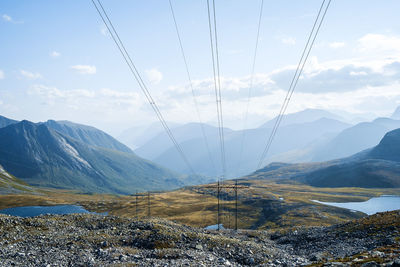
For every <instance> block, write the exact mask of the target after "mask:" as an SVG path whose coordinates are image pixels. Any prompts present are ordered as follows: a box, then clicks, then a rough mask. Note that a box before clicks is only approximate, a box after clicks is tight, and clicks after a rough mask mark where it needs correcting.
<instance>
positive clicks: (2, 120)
mask: <svg viewBox="0 0 400 267" xmlns="http://www.w3.org/2000/svg"><path fill="white" fill-rule="evenodd" d="M17 122H18V121H16V120H12V119H9V118H6V117H4V116H1V115H0V128H3V127H6V126H8V125H11V124H14V123H17Z"/></svg>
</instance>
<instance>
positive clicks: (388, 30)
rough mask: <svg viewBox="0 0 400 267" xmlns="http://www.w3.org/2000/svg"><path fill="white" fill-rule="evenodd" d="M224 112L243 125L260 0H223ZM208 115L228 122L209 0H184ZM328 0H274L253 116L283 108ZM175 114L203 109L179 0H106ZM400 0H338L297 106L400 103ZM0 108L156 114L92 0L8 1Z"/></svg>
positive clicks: (95, 119)
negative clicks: (218, 84) (217, 88)
mask: <svg viewBox="0 0 400 267" xmlns="http://www.w3.org/2000/svg"><path fill="white" fill-rule="evenodd" d="M216 2H217V14H218V33H219V36H218V37H219V50H220V62H221V75H222V100H223V115H224V119H225V122H226V124H227V126H230V127H235V128H238V127H241V126H242V125H243V121H242V117H243V112H244V109H245V103H246V101H247V94H248V87H249V81H250V71H251V61H252V55H253V52H254V45H255V38H256V30H257V19H258V13H259V7H260V0H217V1H216ZM172 3H173V5H174V7H175V13H176V17H177V21H178V24H179V27H180V31H181V35H182V41H183V45H184V49H185V50H186V54H187V59H188V63H189V68H190V71H191V74H192V78H193V81H194V86H195V90H196V93H197V95H198V102H199V103H200V110H201V116H202V120H203V121H205V122H209V123H213V124H215V122H216V115H215V102H214V95H213V83H212V65H211V54H210V44H209V39H208V38H209V37H208V24H207V9H206V8H207V6H206V1H205V0H191V1H188V0H173V1H172ZM320 4H321V1H320V0H318V1H317V0H280V1H267V0H266V1H265V4H264V16H263V20H262V24H261V33H260V38H261V39H260V43H259V54H258V57H257V62H256V76H255V83H254V88H253V97H252V98H251V100H250V103H251V106H250V123H249V124H250V125H256V124H257V123H261V122H262V121H265V120H267V119H269V118H271V117H273V116H275V115H276V114H277V112H278V110H279V107H280V105H281V103H282V101H283V98H284V95H285V93H286V90H287V88H288V86H289V83H290V78H291V76H292V75H293V73H294V68H295V65H296V63H297V62H298V60H299V57H300V54H301V51H302V49H303V47H304V45H305V42H306V39H307V35H308V34H309V31H310V30H311V27H312V24H313V22H314V19H315V16H316V14H317V11H318V8H319V6H320ZM103 5H104V7H105V8H106V9H107V10H108V11H109V15H110V17H111V19H112V20H113V22H114V25H115V26H116V28H117V30H118V31H119V33H120V36H121V38H122V39H123V40H124V42H125V45H126V47H127V49H128V51H129V52H130V53H131V55H132V57H133V59H134V61H135V63H136V65H137V67H138V69H139V71H140V72H141V74H142V75H143V77H145V79H146V83H147V84H148V87H149V90H150V91H151V93H152V94H153V96H154V98H155V99H156V102H157V103H158V105H159V107H160V109H161V111H162V113H163V114H164V117H165V118H166V120H167V121H173V122H181V123H183V122H189V121H196V120H197V118H196V116H195V112H194V106H193V100H192V96H191V91H190V88H189V86H188V82H187V77H186V73H185V69H184V65H183V61H182V57H181V54H180V50H179V45H178V40H177V37H176V33H175V29H174V25H173V20H172V16H171V13H170V9H169V4H168V1H167V0H146V1H144V0H142V1H139V0H129V1H128V0H103ZM399 10H400V1H398V0H393V1H384V0H379V1H378V0H352V1H349V0H333V1H332V4H331V7H330V9H329V11H328V14H327V17H326V19H325V22H324V24H323V26H322V28H321V31H320V35H319V36H318V39H317V42H316V45H315V48H314V49H313V51H312V53H311V58H310V60H309V62H308V64H307V65H306V69H305V72H304V75H303V76H302V77H301V80H300V82H299V85H298V88H297V89H296V92H295V95H294V97H293V99H292V102H291V103H290V106H289V112H294V111H299V110H302V109H305V108H323V109H329V110H341V111H346V112H350V113H356V114H360V115H363V116H369V117H370V118H372V117H373V116H387V115H389V114H390V113H391V112H392V111H393V110H394V109H395V107H396V106H397V105H399V104H400V86H399V83H400V82H399V81H400V19H399V15H398V11H399ZM0 16H1V17H0V44H1V46H0V114H1V115H3V116H6V117H10V118H14V119H28V120H32V121H44V120H47V119H56V120H71V121H75V122H80V123H85V124H90V125H93V126H96V127H99V128H101V129H103V130H106V131H108V132H110V133H112V134H114V135H117V134H118V132H119V131H121V130H123V129H126V128H129V127H132V126H135V125H143V124H148V123H150V122H153V121H156V118H155V116H154V114H153V113H152V110H151V109H150V107H149V105H148V103H147V102H146V100H145V98H144V96H143V95H142V92H141V91H140V89H139V87H138V86H137V84H136V82H135V81H134V80H133V78H132V76H131V75H130V73H129V72H128V68H127V66H126V65H125V63H124V62H123V59H122V57H121V56H120V54H119V52H118V50H117V48H116V47H115V45H114V43H113V42H112V40H111V37H110V36H109V35H108V33H107V31H106V30H105V28H104V26H103V25H102V23H101V21H100V18H99V17H98V14H97V13H96V11H95V9H94V7H93V6H92V3H91V1H90V0H63V1H51V0H35V1H31V0H18V1H15V0H2V1H1V2H0Z"/></svg>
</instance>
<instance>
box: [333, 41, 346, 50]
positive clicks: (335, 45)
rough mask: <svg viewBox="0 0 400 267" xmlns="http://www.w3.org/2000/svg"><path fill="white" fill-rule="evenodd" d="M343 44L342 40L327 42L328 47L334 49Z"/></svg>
mask: <svg viewBox="0 0 400 267" xmlns="http://www.w3.org/2000/svg"><path fill="white" fill-rule="evenodd" d="M345 45H346V44H345V43H344V42H333V43H330V44H329V47H331V48H334V49H336V48H342V47H344V46H345Z"/></svg>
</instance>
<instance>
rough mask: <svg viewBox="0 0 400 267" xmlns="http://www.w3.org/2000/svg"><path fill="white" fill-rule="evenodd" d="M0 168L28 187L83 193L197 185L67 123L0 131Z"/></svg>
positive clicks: (100, 135)
mask: <svg viewBox="0 0 400 267" xmlns="http://www.w3.org/2000/svg"><path fill="white" fill-rule="evenodd" d="M0 164H1V165H2V166H3V167H4V169H5V170H7V172H8V173H10V174H12V175H14V176H16V177H18V178H20V179H21V180H23V181H24V182H27V183H29V184H30V185H35V186H44V187H53V188H66V189H76V190H80V191H84V192H109V193H120V194H129V193H134V192H135V191H144V190H167V189H174V188H178V187H181V186H184V185H187V184H191V183H192V182H195V183H198V182H200V181H202V180H201V179H202V178H201V177H188V176H187V175H186V176H182V175H179V174H177V173H175V172H172V171H170V170H168V169H166V168H164V167H161V166H159V165H156V164H154V163H152V162H150V161H148V160H144V159H142V158H140V157H138V156H136V155H135V154H134V153H133V152H132V151H131V150H130V149H129V148H128V147H126V146H125V145H123V144H121V143H120V142H118V141H117V140H115V139H114V138H112V137H111V136H109V135H107V134H105V133H104V132H102V131H100V130H97V129H95V128H93V127H88V126H85V125H79V124H74V123H71V122H55V121H48V122H45V123H32V122H29V121H26V120H24V121H21V122H15V123H12V124H9V125H8V126H6V127H3V128H0ZM192 179H193V180H192Z"/></svg>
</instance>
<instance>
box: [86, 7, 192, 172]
mask: <svg viewBox="0 0 400 267" xmlns="http://www.w3.org/2000/svg"><path fill="white" fill-rule="evenodd" d="M91 1H92V3H93V5H94V7H95V8H96V10H97V13H98V14H99V15H100V18H101V20H102V21H103V23H104V25H105V26H106V27H107V30H108V31H109V33H110V35H111V37H112V39H113V41H114V43H115V45H116V46H117V48H118V50H119V51H120V53H121V55H122V57H123V58H124V60H125V62H126V64H127V65H128V67H129V69H130V71H131V73H132V75H133V76H134V78H135V80H136V81H137V83H138V85H139V87H140V89H141V90H142V91H143V93H144V95H145V96H146V98H147V101H148V102H149V104H150V105H151V107H152V109H153V111H154V112H155V113H156V116H157V118H158V120H159V121H160V122H161V124H162V126H163V127H164V130H165V132H166V133H167V135H168V137H169V138H170V139H171V141H172V143H173V144H174V146H175V148H176V150H177V151H178V153H179V154H180V155H181V157H182V159H183V160H184V162H185V163H186V165H187V166H188V168H189V170H190V171H191V173H192V174H194V173H195V172H194V170H193V168H192V166H191V165H190V163H189V160H188V159H187V157H186V155H185V153H184V152H183V150H182V148H181V146H180V145H179V143H178V142H177V141H176V139H175V137H174V135H173V134H172V132H171V129H170V128H169V127H168V124H167V123H166V121H165V119H164V117H163V115H162V113H161V111H160V110H159V108H158V106H157V104H156V102H155V101H154V99H153V97H152V96H151V94H150V92H149V90H148V88H147V86H146V84H145V83H144V81H143V79H142V77H141V75H140V73H139V71H138V70H137V68H136V66H135V64H134V63H133V61H132V58H131V56H130V55H129V53H128V52H127V50H126V48H125V46H124V43H123V42H122V40H121V38H120V37H119V35H118V32H117V31H116V29H115V27H114V25H113V23H112V22H111V19H110V18H109V16H108V14H107V12H106V11H105V9H104V7H103V5H102V4H101V2H100V0H97V2H98V4H99V6H100V8H101V10H102V11H100V9H99V7H98V6H97V4H96V3H95V1H94V0H91ZM102 12H103V13H104V14H103V13H102ZM107 22H108V23H107Z"/></svg>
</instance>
